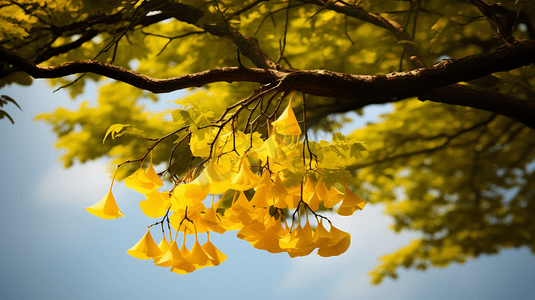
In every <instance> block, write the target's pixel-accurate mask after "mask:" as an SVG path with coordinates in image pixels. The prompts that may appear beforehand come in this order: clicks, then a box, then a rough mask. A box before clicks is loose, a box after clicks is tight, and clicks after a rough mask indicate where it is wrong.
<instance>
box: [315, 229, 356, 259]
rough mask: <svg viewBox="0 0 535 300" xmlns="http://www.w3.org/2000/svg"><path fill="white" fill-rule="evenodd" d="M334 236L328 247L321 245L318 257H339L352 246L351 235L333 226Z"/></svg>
mask: <svg viewBox="0 0 535 300" xmlns="http://www.w3.org/2000/svg"><path fill="white" fill-rule="evenodd" d="M329 232H330V233H331V235H332V238H331V241H330V243H328V245H325V244H324V245H319V249H318V253H317V254H318V255H319V256H323V257H330V256H337V255H340V254H342V253H344V252H346V251H347V249H348V248H349V245H350V244H351V235H350V234H349V233H347V232H344V231H342V230H340V229H338V228H336V227H334V226H332V225H331V230H329Z"/></svg>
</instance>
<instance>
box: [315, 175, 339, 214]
mask: <svg viewBox="0 0 535 300" xmlns="http://www.w3.org/2000/svg"><path fill="white" fill-rule="evenodd" d="M316 193H317V194H318V197H319V198H320V199H321V200H323V205H325V207H327V208H331V207H333V206H335V205H336V204H338V203H340V201H342V197H341V196H342V194H341V193H340V192H339V191H338V190H337V189H336V188H335V187H334V186H333V187H331V188H330V189H328V188H327V187H326V186H325V184H324V183H323V180H322V179H321V178H320V180H319V181H318V184H317V185H316Z"/></svg>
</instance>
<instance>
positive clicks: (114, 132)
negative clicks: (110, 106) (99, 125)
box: [102, 124, 143, 144]
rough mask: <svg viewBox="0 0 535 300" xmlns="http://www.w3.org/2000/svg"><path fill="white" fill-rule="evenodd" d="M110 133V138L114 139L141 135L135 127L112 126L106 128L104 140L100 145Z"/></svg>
mask: <svg viewBox="0 0 535 300" xmlns="http://www.w3.org/2000/svg"><path fill="white" fill-rule="evenodd" d="M110 133H111V138H112V139H115V138H116V137H120V136H124V135H137V136H141V135H142V134H143V131H142V130H139V129H137V128H135V127H133V126H132V125H130V124H113V125H111V126H110V128H108V131H106V135H105V136H104V139H103V140H102V144H104V142H105V141H106V138H107V137H108V135H109V134H110Z"/></svg>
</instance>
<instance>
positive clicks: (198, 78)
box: [0, 40, 535, 128]
mask: <svg viewBox="0 0 535 300" xmlns="http://www.w3.org/2000/svg"><path fill="white" fill-rule="evenodd" d="M0 54H1V56H2V57H3V60H4V61H6V62H8V63H10V64H12V65H13V66H15V67H17V68H19V69H20V70H22V71H24V72H26V73H27V74H29V75H30V76H32V77H34V78H58V77H63V76H67V75H72V74H76V73H85V72H92V73H95V74H99V75H102V76H106V77H109V78H112V79H115V80H118V81H122V82H125V83H128V84H131V85H133V86H136V87H138V88H140V89H144V90H148V91H151V92H154V93H166V92H171V91H175V90H180V89H185V88H190V87H200V86H203V85H206V84H210V83H214V82H229V83H230V82H257V83H260V84H270V85H271V86H278V88H277V89H278V90H286V91H290V90H300V91H302V92H305V93H307V94H311V95H316V96H324V97H333V98H337V99H338V100H337V109H339V111H349V110H354V109H357V108H360V107H363V106H365V105H369V104H378V103H388V102H395V101H399V100H401V99H403V98H407V97H413V96H416V97H419V98H420V99H421V100H431V101H435V102H442V103H447V104H454V105H463V106H469V107H474V108H479V109H485V110H488V111H491V112H496V113H499V114H502V115H505V116H508V117H511V118H513V119H515V120H517V121H519V122H522V123H524V124H526V125H527V126H529V127H531V128H535V117H534V116H535V103H534V102H530V101H524V100H521V99H516V98H513V97H509V96H506V95H502V94H499V93H493V92H489V91H484V90H477V89H473V88H468V87H462V86H450V85H452V84H455V83H459V82H466V81H470V80H473V79H477V78H481V77H483V76H486V75H489V74H492V73H495V72H500V71H508V70H512V69H515V68H518V67H521V66H525V65H529V64H531V63H534V62H535V40H517V41H515V42H514V43H512V44H511V45H509V46H504V47H501V48H498V49H496V50H493V51H489V52H487V53H483V54H479V55H474V56H468V57H463V58H458V59H449V60H443V61H441V62H439V63H437V64H435V65H432V66H430V67H426V68H420V69H416V70H410V71H404V72H393V73H390V74H386V75H376V76H372V75H353V74H345V73H337V72H330V71H325V70H289V69H281V70H275V69H271V68H269V69H259V68H244V67H227V68H218V69H212V70H207V71H203V72H199V73H195V74H189V75H184V76H180V77H173V78H167V79H154V78H151V77H148V76H145V75H143V74H139V73H136V72H133V71H129V70H126V69H123V68H120V67H117V66H114V65H111V64H107V63H102V62H98V61H93V60H85V61H76V62H69V63H65V64H62V65H58V66H53V67H42V66H38V65H36V64H34V63H32V62H30V61H27V60H24V59H22V58H20V57H18V56H16V55H15V54H13V53H11V52H10V51H8V50H5V49H3V48H0ZM459 95H461V96H459Z"/></svg>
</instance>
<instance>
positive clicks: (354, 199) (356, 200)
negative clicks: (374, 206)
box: [336, 184, 366, 216]
mask: <svg viewBox="0 0 535 300" xmlns="http://www.w3.org/2000/svg"><path fill="white" fill-rule="evenodd" d="M345 187H346V188H345V194H344V200H343V201H342V204H341V205H340V207H339V208H338V210H337V211H336V212H337V213H338V214H339V215H341V216H351V215H352V214H353V213H354V212H355V211H356V210H357V209H360V210H362V209H363V208H364V206H366V202H365V201H364V200H362V199H361V198H360V197H359V196H357V195H355V194H354V193H353V192H352V191H351V190H350V189H349V188H348V187H347V184H346V185H345Z"/></svg>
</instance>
